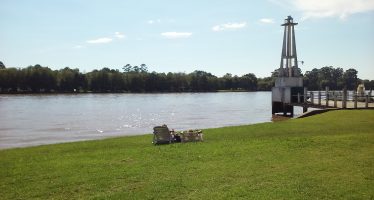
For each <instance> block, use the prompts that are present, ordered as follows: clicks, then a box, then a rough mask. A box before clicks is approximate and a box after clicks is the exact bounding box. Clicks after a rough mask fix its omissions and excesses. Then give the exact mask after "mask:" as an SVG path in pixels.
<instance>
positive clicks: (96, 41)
mask: <svg viewBox="0 0 374 200" xmlns="http://www.w3.org/2000/svg"><path fill="white" fill-rule="evenodd" d="M112 41H113V39H112V38H109V37H103V38H97V39H94V40H87V41H86V42H87V43H89V44H106V43H110V42H112Z"/></svg>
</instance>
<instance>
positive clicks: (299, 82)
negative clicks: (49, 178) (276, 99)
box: [275, 77, 303, 87]
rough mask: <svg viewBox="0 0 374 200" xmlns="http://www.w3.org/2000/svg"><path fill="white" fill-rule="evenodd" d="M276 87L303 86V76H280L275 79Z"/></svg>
mask: <svg viewBox="0 0 374 200" xmlns="http://www.w3.org/2000/svg"><path fill="white" fill-rule="evenodd" d="M275 87H303V78H302V77H278V78H277V79H275Z"/></svg>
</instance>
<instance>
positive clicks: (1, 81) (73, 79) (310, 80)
mask: <svg viewBox="0 0 374 200" xmlns="http://www.w3.org/2000/svg"><path fill="white" fill-rule="evenodd" d="M122 69H123V71H120V70H118V69H116V70H115V69H109V68H102V69H100V70H93V71H91V72H88V73H82V72H80V71H79V69H71V68H69V67H66V68H64V69H60V70H52V69H50V68H49V67H43V66H41V65H34V66H29V67H26V68H22V69H21V68H6V67H5V66H4V64H3V63H0V92H1V93H49V92H57V93H65V92H211V91H219V90H235V91H236V90H243V91H269V90H271V88H272V87H273V86H274V81H275V78H276V77H277V76H278V73H277V70H275V71H274V72H272V74H271V76H269V77H265V78H257V77H256V75H255V74H253V73H248V74H245V75H243V76H236V75H232V74H230V73H227V74H225V75H224V76H222V77H217V76H215V75H213V74H211V73H209V72H205V71H199V70H196V71H194V72H192V73H181V72H179V73H172V72H169V73H158V72H154V71H153V72H149V71H148V68H147V66H146V65H145V64H141V65H139V66H137V65H136V66H132V65H130V64H127V65H125V66H124V67H123V68H122ZM303 79H304V85H305V86H306V87H308V89H309V90H320V89H321V90H323V89H324V88H325V87H326V86H329V87H330V89H331V90H339V89H342V88H344V87H346V88H348V89H355V87H357V84H359V83H361V82H364V83H365V86H366V87H367V88H368V89H370V88H374V81H369V80H360V79H358V78H357V70H355V69H348V70H346V71H344V70H343V69H342V68H333V67H323V68H321V69H313V70H312V71H307V72H305V74H304V75H303Z"/></svg>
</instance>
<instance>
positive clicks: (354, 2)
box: [283, 0, 374, 19]
mask: <svg viewBox="0 0 374 200" xmlns="http://www.w3.org/2000/svg"><path fill="white" fill-rule="evenodd" d="M284 1H286V2H284ZM283 3H286V4H287V3H288V4H291V5H292V6H294V7H295V8H296V9H297V10H300V11H302V12H303V19H309V18H325V17H339V18H340V19H345V18H347V17H348V16H350V15H353V14H356V13H363V12H369V11H374V0H313V1H311V0H283Z"/></svg>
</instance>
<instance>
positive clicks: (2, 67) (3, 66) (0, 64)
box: [0, 61, 5, 69]
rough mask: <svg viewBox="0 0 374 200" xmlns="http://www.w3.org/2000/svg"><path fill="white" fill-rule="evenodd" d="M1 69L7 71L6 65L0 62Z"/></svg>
mask: <svg viewBox="0 0 374 200" xmlns="http://www.w3.org/2000/svg"><path fill="white" fill-rule="evenodd" d="M0 69H5V65H4V63H3V62H1V61H0Z"/></svg>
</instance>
